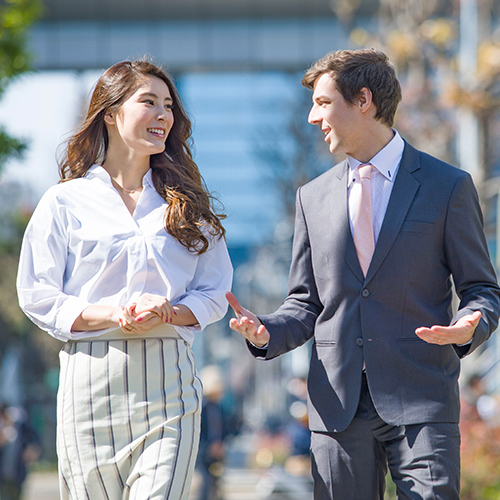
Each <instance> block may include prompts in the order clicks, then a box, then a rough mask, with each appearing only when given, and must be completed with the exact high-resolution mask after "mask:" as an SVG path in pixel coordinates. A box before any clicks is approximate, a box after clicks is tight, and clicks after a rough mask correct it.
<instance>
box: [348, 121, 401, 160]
mask: <svg viewBox="0 0 500 500" xmlns="http://www.w3.org/2000/svg"><path fill="white" fill-rule="evenodd" d="M368 132H369V133H367V134H363V141H362V142H360V144H359V148H358V149H357V151H356V152H354V153H352V154H349V153H348V154H349V156H352V157H353V158H355V159H356V160H358V161H360V162H361V163H368V162H369V161H370V160H371V159H372V158H373V157H374V156H375V155H376V154H377V153H378V152H379V151H381V150H382V149H384V148H385V147H386V146H387V144H389V143H390V142H391V141H392V139H393V138H394V130H393V129H392V128H390V127H387V126H385V125H382V124H380V126H377V127H373V128H372V129H371V130H369V131H368Z"/></svg>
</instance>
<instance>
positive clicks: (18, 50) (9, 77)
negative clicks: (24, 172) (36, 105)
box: [0, 0, 42, 172]
mask: <svg viewBox="0 0 500 500" xmlns="http://www.w3.org/2000/svg"><path fill="white" fill-rule="evenodd" d="M41 12H42V7H41V3H40V0H6V1H5V3H4V4H3V5H0V99H1V97H2V95H3V93H4V92H5V89H6V88H7V86H8V85H9V84H10V83H11V82H12V81H13V80H14V79H15V78H16V77H17V76H19V75H20V74H22V73H25V72H26V71H28V70H29V68H30V64H31V55H30V53H29V51H28V49H27V38H28V29H29V28H30V26H31V25H32V24H33V23H34V22H35V21H36V20H37V19H38V18H39V16H40V15H41ZM25 149H26V144H25V143H24V142H22V141H21V140H19V139H16V138H15V137H11V136H10V135H9V134H8V133H7V132H6V130H5V128H4V127H1V126H0V172H1V170H2V167H3V166H4V165H5V163H6V161H7V160H8V159H9V158H11V157H13V156H20V155H21V154H22V153H23V151H24V150H25Z"/></svg>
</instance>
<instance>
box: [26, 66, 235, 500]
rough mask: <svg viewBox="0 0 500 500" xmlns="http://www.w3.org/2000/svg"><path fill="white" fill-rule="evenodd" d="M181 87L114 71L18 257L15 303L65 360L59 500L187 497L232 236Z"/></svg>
mask: <svg viewBox="0 0 500 500" xmlns="http://www.w3.org/2000/svg"><path fill="white" fill-rule="evenodd" d="M190 135H191V124H190V121H189V119H188V117H187V116H186V113H185V112H184V110H183V107H182V104H181V102H180V99H179V96H178V93H177V91H176V89H175V87H174V85H173V83H172V80H171V79H170V78H169V76H168V75H166V74H165V73H164V72H163V71H162V70H161V69H159V68H157V67H156V66H154V65H152V64H151V63H148V62H146V61H134V62H129V61H125V62H121V63H118V64H116V65H114V66H112V67H111V68H109V69H108V70H107V71H106V72H105V73H104V74H103V75H102V76H101V78H100V79H99V81H98V82H97V84H96V87H95V89H94V91H93V94H92V98H91V102H90V106H89V110H88V115H87V118H86V120H85V122H84V123H83V125H82V127H81V128H80V130H79V131H78V132H77V133H76V134H75V135H73V136H72V137H71V138H70V140H69V141H68V145H67V154H66V156H65V158H64V159H63V161H62V162H61V165H60V173H61V179H62V180H61V183H59V184H58V185H56V186H53V187H52V188H50V189H49V190H48V191H47V193H46V194H45V195H44V196H43V197H42V199H41V201H40V203H39V205H38V206H37V208H36V210H35V212H34V214H33V216H32V219H31V221H30V223H29V225H28V228H27V230H26V234H25V237H24V242H23V247H22V250H21V258H20V266H19V274H18V295H19V301H20V305H21V307H22V309H23V310H24V311H25V313H26V314H27V315H28V316H29V317H30V318H31V319H32V320H33V321H34V322H35V323H36V324H37V325H38V326H39V327H41V328H42V329H44V330H46V331H47V332H48V333H50V334H51V335H53V336H54V337H56V338H58V339H60V340H63V341H65V342H66V343H65V345H64V347H63V349H62V351H61V355H60V358H61V374H60V387H59V392H58V431H57V450H58V457H59V470H60V483H61V498H63V499H70V498H71V499H76V498H78V499H89V500H98V499H111V500H114V499H116V500H118V499H128V498H131V499H160V498H161V499H171V500H180V499H187V498H188V493H189V487H190V483H191V477H192V473H193V468H194V463H195V459H196V453H197V449H198V439H199V438H198V436H199V426H200V423H199V413H200V402H201V392H200V383H199V380H198V378H197V375H196V373H195V369H194V365H193V357H192V353H191V350H190V344H191V343H192V341H193V337H194V332H195V331H199V330H201V329H203V327H205V326H206V325H207V324H208V323H211V322H213V321H216V320H218V319H220V318H221V317H222V316H223V315H224V313H225V312H226V307H227V306H226V301H225V298H224V293H225V291H227V290H229V289H230V286H231V278H232V268H231V264H230V261H229V257H228V254H227V249H226V245H225V242H224V229H223V227H222V225H221V222H220V219H219V217H217V215H216V214H215V213H214V212H213V210H212V208H211V205H210V196H209V195H208V193H207V191H206V188H205V186H204V184H203V181H202V179H201V176H200V173H199V171H198V168H197V166H196V164H195V163H194V161H193V159H192V155H191V152H190V149H189V146H188V140H189V138H190Z"/></svg>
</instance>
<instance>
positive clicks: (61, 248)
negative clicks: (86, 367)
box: [17, 190, 90, 341]
mask: <svg viewBox="0 0 500 500" xmlns="http://www.w3.org/2000/svg"><path fill="white" fill-rule="evenodd" d="M67 227H68V225H67V220H66V216H65V210H64V207H63V206H62V205H61V204H59V203H58V202H57V197H56V196H54V193H53V190H52V191H51V190H49V191H48V192H47V193H46V194H45V195H44V196H43V197H42V199H41V200H40V203H39V204H38V206H37V208H36V209H35V211H34V213H33V216H32V217H31V220H30V222H29V224H28V227H27V228H26V232H25V234H24V238H23V243H22V247H21V254H20V258H19V269H18V274H17V293H18V298H19V305H20V307H21V309H22V310H23V311H24V313H25V314H26V315H27V316H28V317H29V318H30V319H31V320H32V321H33V322H34V323H35V324H36V325H37V326H38V327H40V328H41V329H42V330H45V331H47V332H48V333H49V334H50V335H52V336H53V337H55V338H57V339H59V340H63V341H66V340H69V339H71V327H72V326H73V323H74V321H75V320H76V318H77V317H78V316H79V315H80V314H81V312H82V311H83V310H84V309H85V308H86V307H87V306H89V305H90V304H89V303H88V302H86V301H84V300H81V299H79V298H78V297H75V296H71V295H67V294H65V293H64V274H65V268H66V261H67V256H68V234H67V233H68V231H67Z"/></svg>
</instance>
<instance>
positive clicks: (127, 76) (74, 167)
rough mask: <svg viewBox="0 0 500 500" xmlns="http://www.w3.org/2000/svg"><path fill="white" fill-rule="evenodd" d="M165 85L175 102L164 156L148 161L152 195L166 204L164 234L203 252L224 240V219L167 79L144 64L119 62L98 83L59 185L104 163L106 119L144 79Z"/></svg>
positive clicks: (63, 162)
mask: <svg viewBox="0 0 500 500" xmlns="http://www.w3.org/2000/svg"><path fill="white" fill-rule="evenodd" d="M150 75H152V76H156V77H157V78H160V79H161V80H163V81H164V82H165V83H166V84H167V86H168V88H169V91H170V95H171V97H172V99H173V114H174V124H173V126H172V129H171V130H170V133H169V134H168V137H167V140H166V146H165V151H164V152H163V153H159V154H155V155H152V156H151V159H150V167H151V170H152V177H153V182H154V186H155V188H156V191H158V193H159V194H160V196H161V197H162V198H164V199H165V200H166V201H167V203H168V206H167V209H166V212H165V230H166V231H167V232H168V233H169V234H171V235H172V236H173V237H174V238H176V239H177V240H178V241H179V242H180V243H181V244H182V245H183V246H185V247H186V248H187V249H188V250H189V251H191V252H195V253H197V254H202V253H204V252H205V251H206V250H207V249H208V248H209V245H210V241H209V237H224V236H225V230H224V228H223V226H222V224H221V219H223V218H224V215H221V214H216V213H215V211H214V209H213V206H212V201H213V200H214V198H213V197H212V196H211V195H210V193H209V192H208V190H207V187H206V185H205V182H204V181H203V178H202V177H201V174H200V172H199V170H198V167H197V165H196V163H195V162H194V160H193V156H192V153H191V149H190V145H191V130H192V129H191V121H190V120H189V118H188V116H187V114H186V112H185V110H184V108H183V106H182V103H181V100H180V97H179V94H178V92H177V89H176V88H175V86H174V84H173V81H172V79H171V77H170V76H169V75H168V74H167V73H165V72H164V71H163V70H162V69H160V68H158V67H157V66H155V65H154V64H152V63H150V62H148V61H145V60H137V61H123V62H120V63H118V64H115V65H114V66H111V68H109V69H108V70H107V71H106V72H105V73H104V74H103V75H102V76H101V77H100V78H99V80H98V81H97V83H96V86H95V89H94V91H93V93H92V97H91V100H90V105H89V110H88V113H87V117H86V119H85V121H84V122H83V124H82V126H81V127H80V129H79V130H78V131H77V132H76V133H75V134H74V135H73V136H72V137H70V139H69V140H68V141H67V147H66V154H65V156H64V158H63V159H62V160H61V161H60V162H59V173H60V176H61V181H60V182H65V181H69V180H71V179H77V178H79V177H83V176H84V175H85V174H86V173H87V170H88V169H89V168H90V167H91V166H92V165H94V164H99V165H102V164H103V162H104V160H105V159H106V153H107V150H108V145H109V137H108V132H107V129H106V125H105V122H104V116H105V114H106V113H107V112H108V111H109V110H113V111H117V110H118V109H119V108H120V106H121V105H122V104H123V103H124V102H125V101H126V100H127V99H128V98H129V97H130V96H132V94H134V93H135V92H136V91H137V89H138V88H139V87H140V86H141V85H142V84H143V83H144V80H145V78H147V77H148V76H150Z"/></svg>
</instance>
